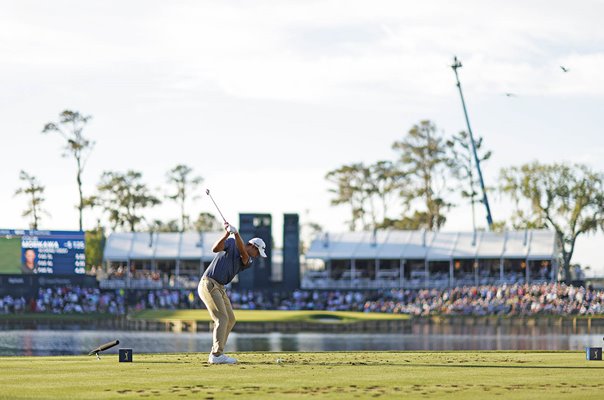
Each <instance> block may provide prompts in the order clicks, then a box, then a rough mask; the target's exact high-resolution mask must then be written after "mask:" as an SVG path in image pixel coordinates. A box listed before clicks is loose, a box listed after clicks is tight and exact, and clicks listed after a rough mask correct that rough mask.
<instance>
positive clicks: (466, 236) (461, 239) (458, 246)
mask: <svg viewBox="0 0 604 400" xmlns="http://www.w3.org/2000/svg"><path fill="white" fill-rule="evenodd" d="M479 240H480V232H476V233H474V232H460V233H459V235H458V236H457V243H455V248H454V249H453V252H452V253H451V256H452V257H453V258H476V253H477V252H478V243H479Z"/></svg>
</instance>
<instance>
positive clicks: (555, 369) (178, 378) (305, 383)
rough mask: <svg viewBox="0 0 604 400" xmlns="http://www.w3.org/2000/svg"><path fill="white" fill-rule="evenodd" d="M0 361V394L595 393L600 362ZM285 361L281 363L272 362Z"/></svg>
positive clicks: (184, 357) (401, 355)
mask: <svg viewBox="0 0 604 400" xmlns="http://www.w3.org/2000/svg"><path fill="white" fill-rule="evenodd" d="M232 355H234V356H235V357H237V358H238V359H239V364H237V365H208V364H206V360H207V355H206V354H199V353H189V354H146V355H145V354H137V353H136V349H135V353H134V362H133V363H119V362H118V360H117V355H115V354H107V355H104V356H102V359H101V360H100V361H98V360H96V358H94V357H86V356H70V357H0V370H1V371H2V373H1V374H0V387H1V388H2V390H1V391H0V398H7V399H34V398H35V399H43V398H45V399H46V398H48V399H51V398H73V399H75V398H86V399H115V398H118V399H121V398H137V399H140V398H162V399H164V398H168V399H182V398H195V399H208V400H209V399H233V398H235V399H252V398H254V399H257V398H269V396H270V398H279V399H299V398H328V399H342V398H373V399H375V398H380V399H394V398H406V399H436V398H443V397H446V398H447V399H468V398H480V399H486V398H500V399H504V398H505V399H543V398H548V399H569V398H581V399H600V398H602V394H603V393H604V382H603V381H602V379H601V376H602V373H603V372H604V364H602V362H601V361H586V360H585V354H584V353H581V352H490V351H489V352H487V351H483V352H377V353H375V352H371V353H369V352H336V353H238V354H232ZM277 359H281V360H283V361H282V362H281V363H277V362H276V360H277Z"/></svg>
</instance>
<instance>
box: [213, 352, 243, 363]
mask: <svg viewBox="0 0 604 400" xmlns="http://www.w3.org/2000/svg"><path fill="white" fill-rule="evenodd" d="M208 363H209V364H236V363H237V359H235V358H233V357H229V356H227V355H226V354H221V355H219V356H215V355H214V354H212V353H210V356H209V357H208Z"/></svg>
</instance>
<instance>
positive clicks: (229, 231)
mask: <svg viewBox="0 0 604 400" xmlns="http://www.w3.org/2000/svg"><path fill="white" fill-rule="evenodd" d="M226 230H227V232H228V233H232V234H233V235H234V234H236V233H237V228H235V227H234V226H233V225H230V224H229V225H228V226H227V228H226Z"/></svg>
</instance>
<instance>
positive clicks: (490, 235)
mask: <svg viewBox="0 0 604 400" xmlns="http://www.w3.org/2000/svg"><path fill="white" fill-rule="evenodd" d="M505 238H506V236H505V234H503V233H500V232H478V250H477V252H476V257H477V258H501V255H502V254H503V248H504V246H505V244H504V243H505ZM552 254H553V253H552Z"/></svg>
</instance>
